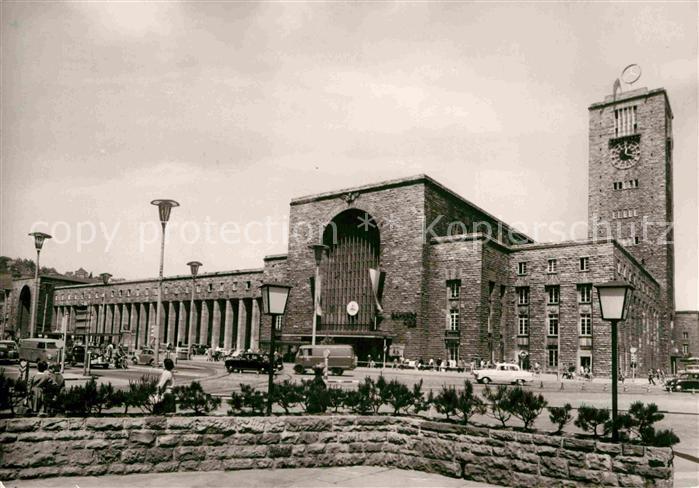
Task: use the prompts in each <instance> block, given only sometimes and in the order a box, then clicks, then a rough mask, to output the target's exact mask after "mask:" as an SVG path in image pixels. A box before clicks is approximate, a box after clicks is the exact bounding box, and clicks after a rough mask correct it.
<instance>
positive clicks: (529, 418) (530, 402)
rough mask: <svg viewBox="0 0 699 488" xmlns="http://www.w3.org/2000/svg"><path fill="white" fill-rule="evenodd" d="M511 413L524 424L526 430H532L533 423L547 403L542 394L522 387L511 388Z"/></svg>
mask: <svg viewBox="0 0 699 488" xmlns="http://www.w3.org/2000/svg"><path fill="white" fill-rule="evenodd" d="M509 397H510V400H509V403H510V405H509V409H510V413H511V414H512V415H513V416H514V417H517V418H518V419H520V420H521V421H522V423H523V424H524V430H531V426H532V424H534V421H535V420H536V419H537V417H538V416H539V415H541V412H542V411H543V410H544V408H545V407H546V405H547V403H548V402H547V401H546V399H545V398H544V396H543V395H541V394H538V395H537V394H535V393H533V392H531V391H528V390H523V389H522V388H520V387H515V388H512V389H510V393H509Z"/></svg>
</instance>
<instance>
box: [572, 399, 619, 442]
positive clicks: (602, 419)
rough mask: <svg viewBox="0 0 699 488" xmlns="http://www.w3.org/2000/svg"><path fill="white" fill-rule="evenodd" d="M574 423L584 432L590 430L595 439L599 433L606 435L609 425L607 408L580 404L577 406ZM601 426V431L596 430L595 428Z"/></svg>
mask: <svg viewBox="0 0 699 488" xmlns="http://www.w3.org/2000/svg"><path fill="white" fill-rule="evenodd" d="M574 423H575V425H576V426H577V427H579V428H581V429H582V430H584V431H585V432H592V435H593V437H594V438H595V439H597V438H598V437H599V436H600V435H607V433H608V432H609V428H610V427H611V425H610V421H609V409H608V408H597V407H593V406H590V405H581V406H580V407H579V408H578V418H577V419H575V422H574ZM600 426H601V427H602V431H601V432H598V431H597V428H598V427H600Z"/></svg>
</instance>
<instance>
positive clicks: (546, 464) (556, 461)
mask: <svg viewBox="0 0 699 488" xmlns="http://www.w3.org/2000/svg"><path fill="white" fill-rule="evenodd" d="M539 470H540V472H541V474H542V475H543V476H549V477H552V478H567V477H568V461H566V460H565V459H562V458H557V457H542V458H541V461H540V463H539Z"/></svg>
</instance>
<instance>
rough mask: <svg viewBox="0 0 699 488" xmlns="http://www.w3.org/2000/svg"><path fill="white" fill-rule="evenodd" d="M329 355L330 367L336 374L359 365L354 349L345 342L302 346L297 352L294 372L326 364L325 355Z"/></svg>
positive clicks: (299, 372) (300, 372)
mask: <svg viewBox="0 0 699 488" xmlns="http://www.w3.org/2000/svg"><path fill="white" fill-rule="evenodd" d="M326 354H327V356H328V369H329V370H330V371H331V372H332V374H334V375H341V374H342V373H343V372H344V371H345V370H346V369H354V368H356V367H357V358H356V356H355V355H354V349H353V348H352V346H350V345H345V344H328V345H316V346H301V347H299V352H298V353H297V354H296V361H295V364H294V372H295V373H296V374H303V373H304V372H305V371H306V370H307V369H313V368H317V367H324V366H325V356H326Z"/></svg>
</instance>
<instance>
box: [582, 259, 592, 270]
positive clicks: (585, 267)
mask: <svg viewBox="0 0 699 488" xmlns="http://www.w3.org/2000/svg"><path fill="white" fill-rule="evenodd" d="M589 270H590V258H588V257H582V258H580V271H589Z"/></svg>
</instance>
